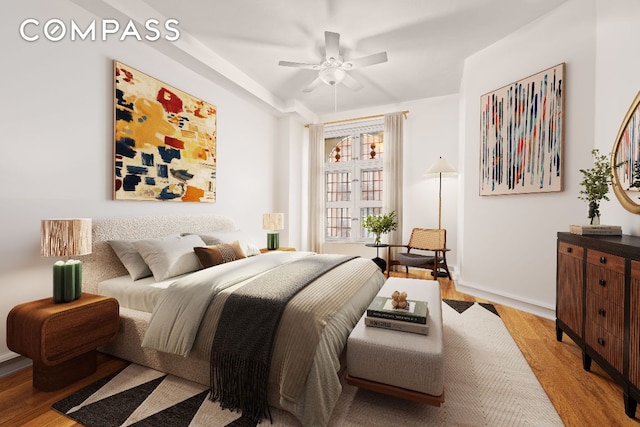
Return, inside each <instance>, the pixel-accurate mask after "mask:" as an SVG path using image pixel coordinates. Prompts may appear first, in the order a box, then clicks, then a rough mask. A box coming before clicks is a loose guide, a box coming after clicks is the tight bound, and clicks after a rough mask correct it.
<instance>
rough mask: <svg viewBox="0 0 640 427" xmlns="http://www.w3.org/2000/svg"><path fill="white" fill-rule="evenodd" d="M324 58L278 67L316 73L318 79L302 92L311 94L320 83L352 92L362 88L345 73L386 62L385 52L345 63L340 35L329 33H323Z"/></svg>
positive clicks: (288, 62) (288, 63)
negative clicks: (310, 62) (313, 61)
mask: <svg viewBox="0 0 640 427" xmlns="http://www.w3.org/2000/svg"><path fill="white" fill-rule="evenodd" d="M324 45H325V56H324V58H322V62H320V64H305V63H301V62H290V61H280V62H278V65H281V66H283V67H295V68H304V69H309V70H316V71H318V77H316V79H315V80H313V81H312V82H311V83H310V84H309V85H308V86H307V87H306V88H304V89H303V92H311V91H312V90H314V89H315V88H316V87H318V86H319V85H320V83H325V84H328V85H329V86H335V85H338V84H340V83H342V84H344V85H345V86H346V87H348V88H349V89H352V90H359V89H361V88H362V86H363V85H362V83H360V82H359V81H357V80H356V79H354V78H353V77H351V76H350V75H349V74H348V73H347V71H350V70H355V69H356V68H361V67H367V66H369V65H375V64H380V63H383V62H387V52H380V53H375V54H373V55H367V56H363V57H361V58H356V59H352V60H349V61H345V60H344V59H343V58H342V56H341V55H340V34H338V33H332V32H330V31H325V32H324Z"/></svg>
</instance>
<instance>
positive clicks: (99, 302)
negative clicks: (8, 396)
mask: <svg viewBox="0 0 640 427" xmlns="http://www.w3.org/2000/svg"><path fill="white" fill-rule="evenodd" d="M119 322H120V315H119V305H118V301H117V300H116V299H115V298H108V297H103V296H99V295H93V294H88V293H83V294H82V296H81V297H80V298H79V299H77V300H75V301H71V302H68V303H60V304H56V303H54V302H53V298H45V299H41V300H38V301H32V302H27V303H24V304H19V305H17V306H15V307H14V308H13V309H12V310H11V311H10V312H9V316H7V347H9V349H10V350H12V351H15V352H16V353H19V354H22V355H23V356H26V357H28V358H30V359H32V360H33V386H34V387H36V388H38V389H40V390H43V391H53V390H58V389H60V388H63V387H65V386H67V385H69V384H71V383H73V382H75V381H77V380H79V379H80V378H84V377H86V376H87V375H90V374H92V373H93V372H95V371H96V368H97V353H96V349H97V348H98V347H100V346H102V345H105V344H107V343H108V342H110V341H111V340H113V339H114V338H115V337H116V335H117V334H118V328H119Z"/></svg>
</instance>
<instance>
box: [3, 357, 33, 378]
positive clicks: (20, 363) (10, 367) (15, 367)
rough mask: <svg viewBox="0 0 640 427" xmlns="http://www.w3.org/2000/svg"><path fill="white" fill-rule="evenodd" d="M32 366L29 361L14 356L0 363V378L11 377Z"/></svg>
mask: <svg viewBox="0 0 640 427" xmlns="http://www.w3.org/2000/svg"><path fill="white" fill-rule="evenodd" d="M31 365H32V362H31V359H28V358H26V357H24V356H16V357H13V358H11V359H8V360H5V361H4V362H1V363H0V378H2V377H6V376H7V375H11V374H13V373H14V372H18V371H20V370H22V369H25V368H28V367H29V366H31Z"/></svg>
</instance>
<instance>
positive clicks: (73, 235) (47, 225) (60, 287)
mask: <svg viewBox="0 0 640 427" xmlns="http://www.w3.org/2000/svg"><path fill="white" fill-rule="evenodd" d="M90 253H91V218H72V219H43V220H42V221H41V224H40V254H41V255H42V256H46V257H53V256H55V257H65V258H67V259H66V260H65V261H57V262H56V263H55V264H53V301H54V302H56V303H59V302H69V301H73V300H76V299H78V298H80V296H81V295H82V262H81V261H78V260H70V259H68V258H69V257H71V256H79V255H87V254H90Z"/></svg>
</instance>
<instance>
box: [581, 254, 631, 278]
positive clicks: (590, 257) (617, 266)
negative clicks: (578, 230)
mask: <svg viewBox="0 0 640 427" xmlns="http://www.w3.org/2000/svg"><path fill="white" fill-rule="evenodd" d="M587 263H588V264H592V265H597V266H600V267H603V268H606V269H607V270H611V271H616V272H618V273H620V274H624V258H622V257H619V256H616V255H611V254H608V253H606V252H600V251H596V250H593V249H589V250H587Z"/></svg>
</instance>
